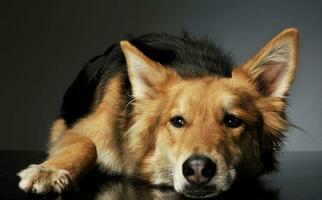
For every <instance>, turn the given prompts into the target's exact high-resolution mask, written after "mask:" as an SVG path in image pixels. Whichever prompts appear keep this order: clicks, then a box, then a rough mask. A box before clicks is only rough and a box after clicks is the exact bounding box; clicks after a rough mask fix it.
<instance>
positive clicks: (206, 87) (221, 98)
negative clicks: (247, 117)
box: [174, 77, 238, 112]
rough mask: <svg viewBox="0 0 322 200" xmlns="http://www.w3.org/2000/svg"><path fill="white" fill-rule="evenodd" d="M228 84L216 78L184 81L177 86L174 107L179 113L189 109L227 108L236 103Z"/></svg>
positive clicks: (232, 90)
mask: <svg viewBox="0 0 322 200" xmlns="http://www.w3.org/2000/svg"><path fill="white" fill-rule="evenodd" d="M230 82H231V81H230V80H229V79H226V78H218V77H205V78H200V79H192V80H184V81H183V82H182V83H181V84H179V86H178V92H177V95H176V98H175V99H174V101H175V106H174V107H175V108H176V109H178V110H180V111H181V112H184V110H186V109H189V108H190V109H195V110H196V109H198V108H200V109H201V108H204V107H206V108H211V107H221V108H229V107H231V106H233V105H234V104H235V103H236V102H238V96H237V95H236V94H235V91H234V89H233V88H232V87H231V83H230Z"/></svg>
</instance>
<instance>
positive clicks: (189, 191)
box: [182, 185, 220, 198]
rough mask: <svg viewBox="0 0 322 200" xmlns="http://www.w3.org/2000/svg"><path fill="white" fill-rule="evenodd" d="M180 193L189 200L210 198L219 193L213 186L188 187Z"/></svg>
mask: <svg viewBox="0 0 322 200" xmlns="http://www.w3.org/2000/svg"><path fill="white" fill-rule="evenodd" d="M182 193H183V195H184V196H186V197H190V198H210V197H214V196H216V195H218V194H219V193H220V191H219V190H218V189H217V188H216V186H215V185H203V186H198V185H189V186H186V187H185V188H184V189H183V191H182Z"/></svg>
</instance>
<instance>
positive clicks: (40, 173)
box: [18, 165, 70, 194]
mask: <svg viewBox="0 0 322 200" xmlns="http://www.w3.org/2000/svg"><path fill="white" fill-rule="evenodd" d="M18 176H19V177H20V178H21V181H20V183H19V187H20V188H21V189H22V190H24V191H26V192H33V193H37V194H45V193H48V192H58V193H61V192H62V191H63V190H64V189H66V188H67V186H68V185H69V184H70V175H69V172H68V171H66V170H64V169H55V168H50V167H46V166H42V165H30V166H29V167H28V168H27V169H25V170H23V171H21V172H20V173H18Z"/></svg>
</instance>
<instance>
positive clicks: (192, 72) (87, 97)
mask: <svg viewBox="0 0 322 200" xmlns="http://www.w3.org/2000/svg"><path fill="white" fill-rule="evenodd" d="M297 54H298V31H297V30H296V29H287V30H284V31H283V32H281V33H280V34H278V35H277V36H276V37H274V38H273V39H272V40H271V41H270V42H269V43H268V44H267V45H266V46H265V47H264V48H263V49H261V50H260V51H259V52H258V53H257V54H256V55H255V56H254V57H252V58H251V59H250V60H249V61H247V62H246V63H245V64H243V65H241V66H239V67H234V68H233V62H232V61H231V59H230V57H229V56H228V55H227V54H225V52H223V51H222V49H221V48H219V47H217V46H216V45H215V44H213V43H212V42H210V41H208V40H207V39H197V38H195V37H192V36H189V35H187V34H185V35H183V36H172V35H168V34H149V35H145V36H142V37H139V38H136V39H133V40H131V41H122V42H121V43H120V45H119V44H116V45H113V46H111V47H110V48H109V49H108V50H107V51H106V52H105V53H104V54H103V55H101V56H98V57H95V58H93V59H92V60H91V61H90V62H89V63H88V64H87V65H86V66H85V67H84V68H83V70H82V71H81V72H80V73H79V75H78V76H77V78H76V80H75V81H74V82H73V84H72V85H71V86H70V88H69V89H68V90H67V92H66V94H65V97H64V101H63V105H62V109H61V116H60V117H59V118H58V119H57V120H56V121H55V122H54V124H53V127H52V131H51V135H50V148H49V156H48V158H47V160H46V161H44V162H43V163H41V164H38V165H30V166H29V167H28V168H27V169H25V170H23V171H22V172H20V173H19V176H20V177H21V181H20V183H19V186H20V188H21V189H23V190H25V191H32V192H35V193H47V192H50V191H54V192H59V193H60V192H62V191H63V190H65V189H66V188H68V187H69V186H70V185H73V184H75V183H76V182H77V180H78V179H79V178H80V177H81V176H82V175H83V174H84V173H86V172H87V171H88V170H89V169H90V168H91V167H93V166H98V168H99V169H100V170H102V171H104V172H106V173H109V174H123V175H126V176H131V177H137V178H140V179H143V180H146V181H148V182H150V183H152V184H156V185H169V186H174V188H175V190H176V191H177V192H180V193H183V194H185V195H187V196H194V195H191V194H193V191H192V193H191V191H190V190H193V188H191V187H190V184H189V182H188V181H187V180H185V178H184V176H183V175H182V164H183V162H184V161H185V160H186V159H187V158H188V157H190V156H191V155H195V154H198V155H205V156H207V157H209V158H210V159H211V160H212V161H213V162H215V163H216V165H217V173H216V175H215V176H214V177H213V178H212V179H211V180H210V181H209V183H207V185H206V187H205V190H207V192H206V195H204V196H215V195H217V194H219V193H221V192H222V191H225V190H227V189H229V187H230V185H231V184H232V183H233V182H234V180H235V179H236V178H242V177H257V176H259V175H261V174H263V173H267V172H270V171H272V170H274V169H275V164H276V160H275V155H276V152H277V151H278V150H279V149H280V146H281V142H282V139H283V137H284V134H283V132H284V131H285V130H286V128H287V126H288V122H287V119H286V115H285V108H286V106H287V102H286V96H287V93H288V91H289V88H290V85H291V83H292V81H293V79H294V77H295V71H296V66H297ZM227 114H229V115H233V116H235V117H236V118H237V119H239V120H240V121H241V124H240V126H238V127H235V128H231V127H229V126H227V125H226V124H225V123H224V122H223V119H224V117H225V115H227ZM174 116H182V117H183V118H184V119H185V121H186V123H185V126H184V127H182V128H176V127H174V126H172V124H171V122H170V120H171V118H173V117H174Z"/></svg>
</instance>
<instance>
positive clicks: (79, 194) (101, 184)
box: [27, 171, 279, 200]
mask: <svg viewBox="0 0 322 200" xmlns="http://www.w3.org/2000/svg"><path fill="white" fill-rule="evenodd" d="M27 199H55V200H64V199H79V200H82V199H84V200H85V199H93V200H94V199H95V200H127V199H129V200H154V199H155V200H181V199H187V198H185V197H184V196H182V195H180V194H178V193H176V192H175V191H174V190H173V189H172V188H167V187H155V186H150V185H148V184H146V183H144V182H140V181H137V180H129V179H126V178H124V177H107V176H106V175H104V174H100V173H99V172H96V171H93V172H91V173H90V174H88V175H87V176H86V177H84V178H83V179H82V181H81V182H80V184H79V185H78V186H77V187H76V188H74V189H72V190H70V191H69V192H66V193H64V194H62V195H61V196H57V195H54V194H53V195H51V196H44V197H41V196H35V195H27ZM215 199H220V200H228V199H234V200H236V199H237V200H238V199H247V200H255V199H256V200H277V199H279V192H278V190H277V189H272V188H271V187H270V186H269V185H268V184H267V183H266V184H265V183H263V182H260V181H247V182H245V181H244V182H239V183H235V185H234V186H233V187H232V188H231V190H229V191H228V192H225V193H223V194H222V195H220V196H218V197H216V198H215Z"/></svg>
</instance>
